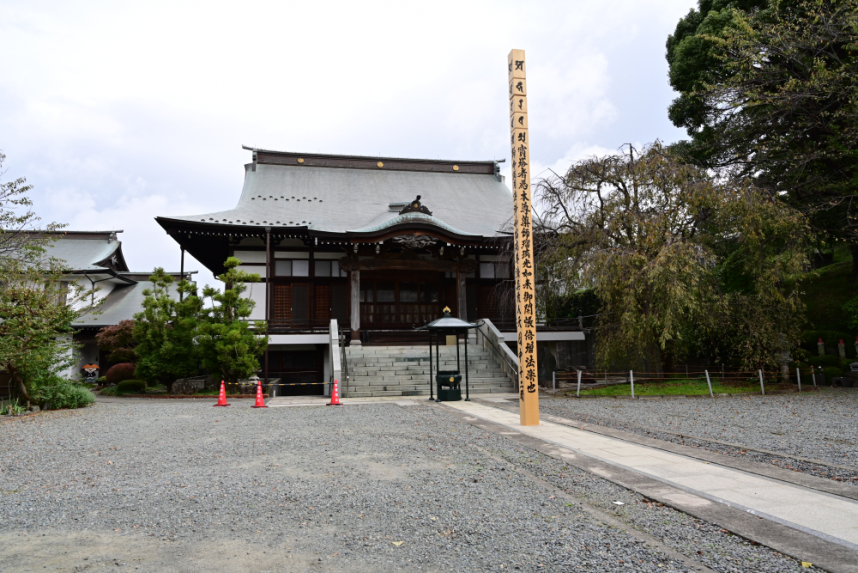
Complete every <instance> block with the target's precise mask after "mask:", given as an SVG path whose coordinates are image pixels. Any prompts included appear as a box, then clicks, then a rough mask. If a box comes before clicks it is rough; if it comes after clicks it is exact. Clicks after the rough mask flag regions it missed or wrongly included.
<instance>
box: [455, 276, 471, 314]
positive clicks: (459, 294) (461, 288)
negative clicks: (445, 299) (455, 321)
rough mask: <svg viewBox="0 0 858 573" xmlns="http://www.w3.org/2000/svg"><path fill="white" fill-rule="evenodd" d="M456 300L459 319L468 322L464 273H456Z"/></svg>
mask: <svg viewBox="0 0 858 573" xmlns="http://www.w3.org/2000/svg"><path fill="white" fill-rule="evenodd" d="M456 298H457V299H458V301H457V305H458V310H459V319H460V320H468V289H466V288H465V273H463V272H462V271H461V270H457V271H456Z"/></svg>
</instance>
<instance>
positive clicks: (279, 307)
mask: <svg viewBox="0 0 858 573" xmlns="http://www.w3.org/2000/svg"><path fill="white" fill-rule="evenodd" d="M291 319H292V285H274V320H284V321H288V320H291Z"/></svg>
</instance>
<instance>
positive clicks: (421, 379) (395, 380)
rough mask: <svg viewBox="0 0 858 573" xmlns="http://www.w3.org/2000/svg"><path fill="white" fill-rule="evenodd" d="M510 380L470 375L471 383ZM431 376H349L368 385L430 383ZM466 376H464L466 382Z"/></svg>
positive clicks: (353, 380)
mask: <svg viewBox="0 0 858 573" xmlns="http://www.w3.org/2000/svg"><path fill="white" fill-rule="evenodd" d="M505 380H506V381H510V382H511V380H510V379H509V378H507V377H506V376H501V375H497V376H468V382H469V383H471V384H484V383H485V382H486V381H491V382H496V381H497V382H501V381H505ZM429 382H430V380H429V376H349V383H350V384H357V385H360V386H366V385H368V384H376V385H377V384H414V383H416V384H429ZM464 382H465V378H464V377H462V383H463V384H464Z"/></svg>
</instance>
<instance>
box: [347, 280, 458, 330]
mask: <svg viewBox="0 0 858 573" xmlns="http://www.w3.org/2000/svg"><path fill="white" fill-rule="evenodd" d="M403 274H405V273H403V272H401V271H399V272H397V271H392V272H391V271H371V272H363V273H362V274H361V282H360V322H361V328H362V329H366V330H385V329H410V328H412V327H413V326H421V325H423V324H424V323H426V322H429V321H432V320H435V319H436V318H438V315H439V314H440V312H441V309H443V308H444V306H445V304H449V303H448V302H447V293H446V292H445V290H446V289H444V286H445V283H444V273H440V272H411V273H408V274H407V277H403V276H402V275H403ZM452 294H453V296H455V291H454V292H453V293H452Z"/></svg>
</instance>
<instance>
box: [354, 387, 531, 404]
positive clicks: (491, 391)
mask: <svg viewBox="0 0 858 573" xmlns="http://www.w3.org/2000/svg"><path fill="white" fill-rule="evenodd" d="M470 393H471V394H510V393H515V389H514V388H486V389H474V388H471V392H470ZM382 396H402V397H403V398H405V397H408V396H412V397H418V396H421V397H427V398H428V396H429V390H407V391H402V392H387V391H370V392H368V391H350V392H349V394H348V396H347V397H346V399H348V398H379V397H382ZM462 396H463V398H464V392H463V394H462ZM427 402H428V400H427Z"/></svg>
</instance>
